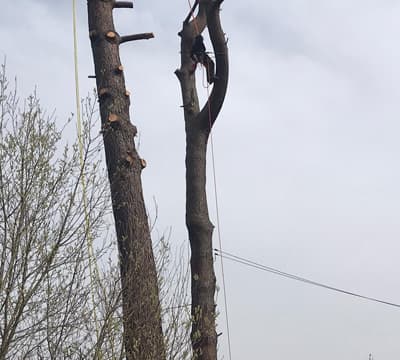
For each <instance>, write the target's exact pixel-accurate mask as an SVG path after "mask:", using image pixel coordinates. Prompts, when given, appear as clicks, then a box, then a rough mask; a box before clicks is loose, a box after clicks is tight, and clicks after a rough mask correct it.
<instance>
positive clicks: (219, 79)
mask: <svg viewBox="0 0 400 360" xmlns="http://www.w3.org/2000/svg"><path fill="white" fill-rule="evenodd" d="M222 1H223V0H196V2H195V4H194V6H193V8H192V9H191V11H190V13H189V15H188V16H187V17H186V19H185V20H184V22H183V28H182V30H181V31H180V32H179V36H180V37H181V67H180V69H178V70H176V72H175V74H176V76H177V77H178V79H179V81H180V85H181V89H182V98H183V109H184V117H185V131H186V160H185V161H186V225H187V228H188V232H189V241H190V246H191V263H190V266H191V293H192V310H191V311H192V332H191V341H192V347H193V353H194V357H195V358H196V359H201V360H216V359H217V334H216V329H215V314H216V312H215V299H214V296H215V282H216V280H215V273H214V267H213V246H212V233H213V227H214V226H213V224H212V223H211V221H210V219H209V214H208V206H207V196H206V151H207V142H208V138H209V135H210V131H211V128H212V126H213V125H214V123H215V121H216V119H217V116H218V114H219V112H220V110H221V108H222V104H223V102H224V99H225V94H226V90H227V86H228V50H227V45H226V39H225V34H224V32H223V30H222V27H221V23H220V5H221V3H222ZM197 6H198V12H197V15H196V16H195V17H194V15H193V14H194V12H195V11H196V8H197ZM192 16H193V19H192V20H191V18H192ZM206 27H207V28H208V31H209V35H210V39H211V43H212V47H213V50H214V54H215V59H216V77H215V80H214V85H213V88H212V91H211V94H210V96H209V98H208V101H207V103H206V104H205V105H204V106H203V108H202V109H201V110H200V106H199V100H198V96H197V90H196V81H195V74H194V67H195V62H194V60H193V58H192V56H191V50H192V46H193V44H194V39H195V37H196V36H197V35H199V34H201V33H202V32H203V31H204V29H205V28H206ZM205 71H209V69H208V68H206V69H205Z"/></svg>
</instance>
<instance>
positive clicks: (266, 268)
mask: <svg viewBox="0 0 400 360" xmlns="http://www.w3.org/2000/svg"><path fill="white" fill-rule="evenodd" d="M214 251H215V255H217V256H219V257H221V258H224V259H226V260H230V261H233V262H236V263H239V264H242V265H246V266H249V267H252V268H255V269H258V270H261V271H266V272H269V273H272V274H275V275H279V276H282V277H285V278H288V279H292V280H296V281H300V282H303V283H306V284H309V285H313V286H317V287H320V288H324V289H327V290H331V291H335V292H339V293H342V294H345V295H350V296H354V297H357V298H360V299H364V300H368V301H373V302H377V303H380V304H384V305H389V306H394V307H397V308H400V304H396V303H393V302H389V301H385V300H380V299H377V298H374V297H370V296H365V295H361V294H358V293H356V292H353V291H347V290H343V289H340V288H337V287H334V286H330V285H326V284H323V283H320V282H317V281H313V280H310V279H307V278H304V277H301V276H297V275H294V274H290V273H287V272H284V271H281V270H279V269H276V268H272V267H269V266H266V265H263V264H260V263H257V262H254V261H251V260H249V259H245V258H243V257H240V256H237V255H234V254H231V253H228V252H226V251H222V250H219V249H214Z"/></svg>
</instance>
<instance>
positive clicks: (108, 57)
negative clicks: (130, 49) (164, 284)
mask: <svg viewBox="0 0 400 360" xmlns="http://www.w3.org/2000/svg"><path fill="white" fill-rule="evenodd" d="M119 7H132V3H130V2H126V1H123V2H122V1H109V0H108V1H107V0H88V17H89V36H90V39H91V44H92V51H93V58H94V65H95V73H96V83H97V90H98V96H99V103H100V115H101V123H102V133H103V140H104V149H105V154H106V162H107V169H108V177H109V181H110V187H111V197H112V206H113V213H114V219H115V228H116V233H117V239H118V248H119V255H120V267H121V283H122V303H123V323H124V345H125V351H126V358H127V359H128V360H133V359H135V360H136V359H137V360H147V359H148V360H155V359H157V360H158V359H160V360H161V359H165V350H164V341H163V334H162V328H161V316H160V302H159V291H158V282H157V273H156V266H155V262H154V257H153V250H152V243H151V237H150V230H149V224H148V219H147V214H146V210H145V205H144V200H143V193H142V184H141V178H140V176H141V171H142V168H143V166H144V162H143V161H142V160H141V159H140V158H139V156H138V154H137V152H136V149H135V142H134V137H135V136H136V133H137V130H136V127H135V126H134V125H133V124H132V123H131V122H130V118H129V105H130V99H129V93H128V92H127V90H126V88H125V80H124V74H123V67H122V65H121V61H120V57H119V45H120V44H121V43H123V42H126V41H130V40H138V39H147V38H151V37H153V35H152V34H151V33H150V34H139V35H132V36H119V34H118V33H116V31H115V28H114V23H113V14H112V12H113V9H114V8H119Z"/></svg>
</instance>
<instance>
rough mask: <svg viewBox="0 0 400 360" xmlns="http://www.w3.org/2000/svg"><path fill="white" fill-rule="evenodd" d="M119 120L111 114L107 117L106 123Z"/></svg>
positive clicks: (115, 115)
mask: <svg viewBox="0 0 400 360" xmlns="http://www.w3.org/2000/svg"><path fill="white" fill-rule="evenodd" d="M119 120H120V118H119V116H118V115H117V114H113V113H111V114H110V115H108V121H109V122H110V123H114V122H117V121H119Z"/></svg>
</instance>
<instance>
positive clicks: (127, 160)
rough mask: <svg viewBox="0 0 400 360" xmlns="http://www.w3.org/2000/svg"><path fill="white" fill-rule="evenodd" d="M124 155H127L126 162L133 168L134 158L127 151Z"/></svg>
mask: <svg viewBox="0 0 400 360" xmlns="http://www.w3.org/2000/svg"><path fill="white" fill-rule="evenodd" d="M126 154H127V155H126V156H125V160H126V162H127V163H128V164H129V165H130V166H133V164H134V162H135V158H134V156H133V154H132V152H130V151H127V152H126Z"/></svg>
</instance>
